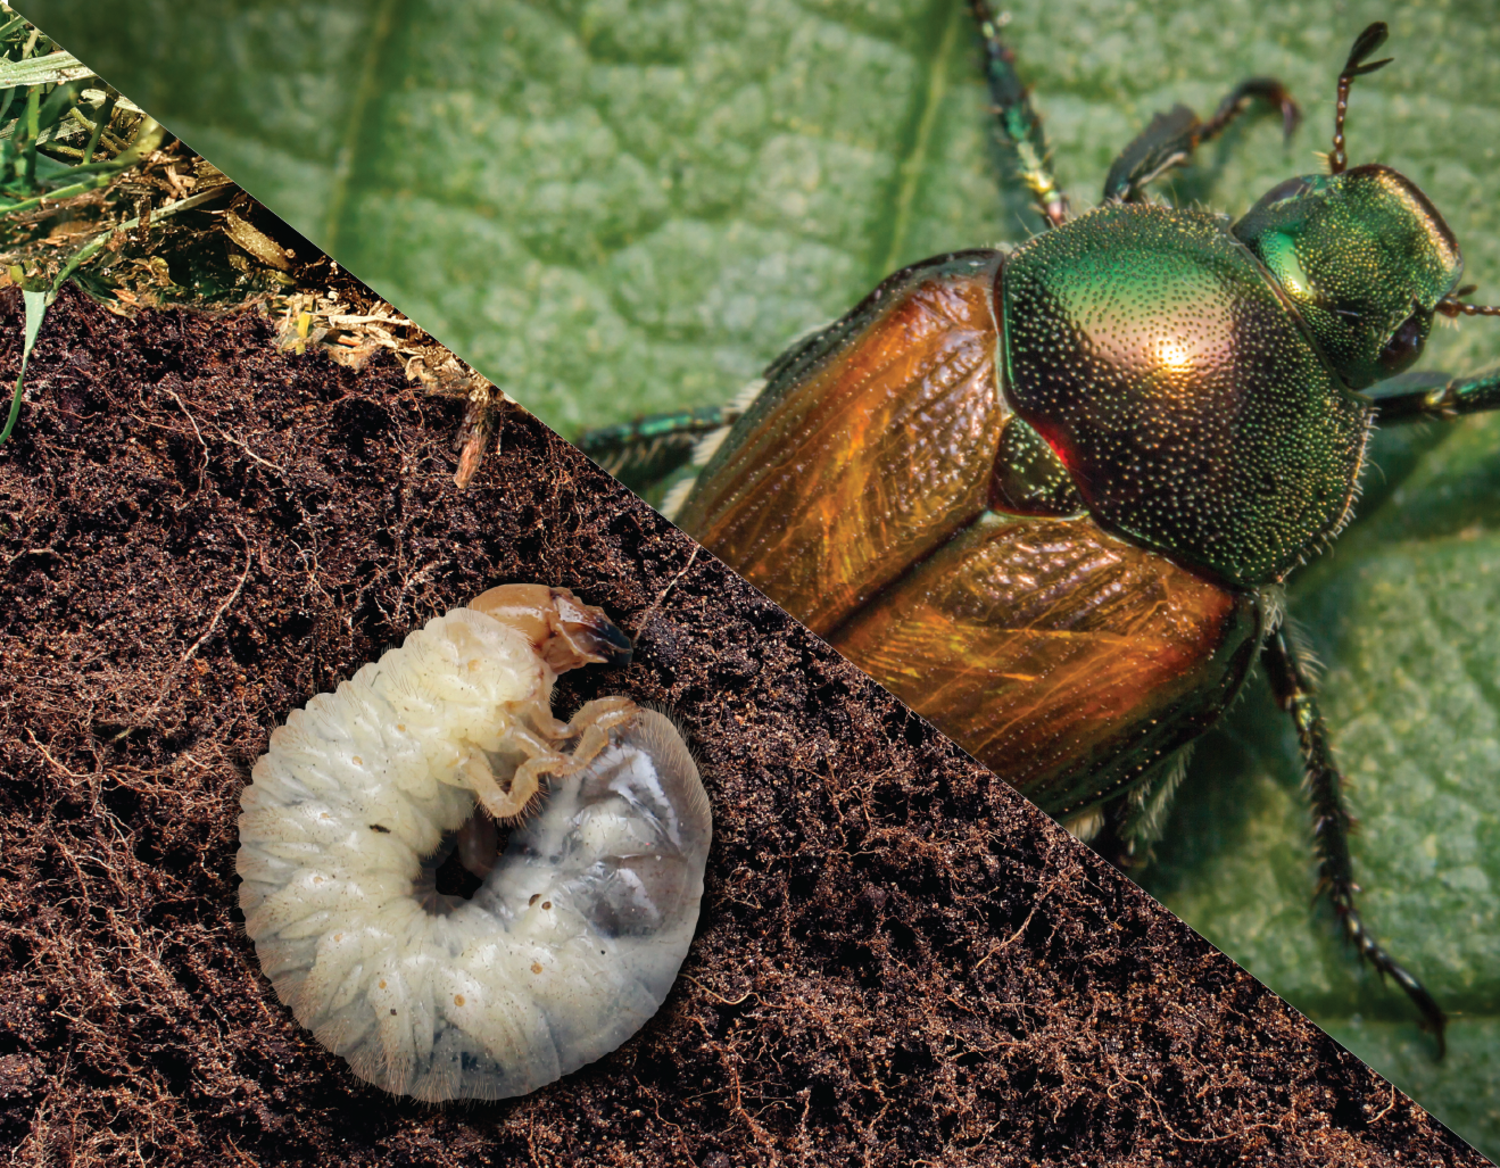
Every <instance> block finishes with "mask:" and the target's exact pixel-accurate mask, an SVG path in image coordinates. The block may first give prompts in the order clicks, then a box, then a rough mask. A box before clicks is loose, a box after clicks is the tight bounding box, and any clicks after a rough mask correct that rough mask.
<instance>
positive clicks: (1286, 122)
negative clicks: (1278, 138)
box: [1104, 77, 1302, 203]
mask: <svg viewBox="0 0 1500 1168" xmlns="http://www.w3.org/2000/svg"><path fill="white" fill-rule="evenodd" d="M1257 98H1259V99H1261V100H1262V101H1264V102H1265V103H1266V104H1267V105H1269V106H1272V107H1274V108H1275V109H1277V110H1279V111H1280V112H1281V125H1282V132H1283V134H1284V135H1285V137H1286V140H1287V141H1290V140H1291V137H1292V133H1293V131H1295V130H1296V128H1297V124H1298V123H1299V122H1300V121H1301V120H1302V111H1301V110H1300V109H1298V108H1297V103H1296V102H1295V101H1293V100H1292V95H1291V92H1290V91H1289V90H1288V89H1287V87H1286V86H1285V85H1283V84H1282V83H1281V82H1280V81H1277V80H1276V78H1274V77H1250V78H1247V79H1246V80H1244V81H1241V82H1240V83H1239V84H1238V85H1236V86H1235V87H1234V89H1232V90H1231V91H1230V92H1229V93H1228V95H1227V96H1225V98H1224V100H1223V101H1221V102H1220V103H1219V108H1218V109H1217V110H1215V111H1214V116H1213V117H1211V118H1210V119H1209V120H1208V121H1206V122H1205V121H1202V120H1201V119H1199V117H1198V115H1197V114H1195V113H1193V111H1192V110H1190V109H1188V107H1187V106H1185V105H1178V106H1174V107H1173V108H1172V109H1170V110H1168V111H1167V112H1166V113H1163V114H1157V115H1156V117H1155V118H1153V119H1152V120H1151V124H1150V125H1149V126H1147V127H1146V128H1145V129H1144V130H1142V131H1141V133H1140V134H1139V135H1138V136H1137V137H1136V139H1135V141H1133V142H1131V143H1130V145H1129V146H1127V147H1125V149H1124V150H1122V151H1121V152H1120V156H1119V157H1118V158H1116V159H1115V161H1114V163H1113V165H1111V166H1110V168H1109V175H1108V177H1107V178H1106V179H1105V180H1104V199H1105V201H1106V202H1109V201H1111V200H1113V201H1115V202H1120V203H1134V202H1138V201H1139V200H1140V198H1141V194H1142V192H1143V191H1144V190H1145V188H1146V185H1147V184H1148V183H1151V182H1154V181H1155V180H1156V179H1158V178H1160V177H1161V176H1162V175H1163V174H1164V173H1166V172H1167V171H1168V170H1170V169H1171V168H1172V167H1174V166H1186V165H1187V164H1188V163H1189V162H1190V161H1192V157H1193V151H1195V150H1197V149H1198V147H1199V146H1202V145H1203V144H1204V143H1205V142H1210V141H1212V140H1213V139H1214V138H1217V137H1218V136H1219V135H1220V134H1222V133H1223V132H1224V131H1225V130H1226V129H1227V128H1228V127H1229V124H1230V123H1231V122H1233V121H1234V120H1235V118H1237V117H1239V116H1240V115H1241V114H1242V113H1244V112H1245V111H1246V110H1248V109H1249V108H1250V105H1251V103H1252V102H1254V101H1255V100H1256V99H1257Z"/></svg>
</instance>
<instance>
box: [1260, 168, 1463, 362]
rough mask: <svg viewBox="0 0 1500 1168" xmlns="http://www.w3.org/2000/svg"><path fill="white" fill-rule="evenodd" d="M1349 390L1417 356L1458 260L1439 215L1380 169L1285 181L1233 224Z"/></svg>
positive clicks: (1452, 282)
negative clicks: (1290, 302) (1294, 308)
mask: <svg viewBox="0 0 1500 1168" xmlns="http://www.w3.org/2000/svg"><path fill="white" fill-rule="evenodd" d="M1234 234H1235V237H1236V238H1238V239H1239V240H1240V241H1241V242H1243V243H1244V244H1245V246H1246V247H1248V248H1249V249H1250V250H1251V251H1253V252H1254V253H1255V255H1256V258H1257V259H1259V260H1260V262H1261V263H1262V264H1264V265H1265V266H1266V269H1267V270H1268V271H1269V272H1270V273H1271V274H1272V275H1273V276H1274V277H1275V278H1276V280H1277V281H1278V282H1279V283H1280V284H1281V287H1282V289H1283V290H1284V291H1285V292H1286V295H1287V297H1288V298H1289V299H1290V300H1291V301H1292V303H1293V304H1294V305H1295V306H1296V309H1297V312H1298V315H1299V316H1300V317H1301V318H1302V320H1303V322H1304V323H1305V324H1306V325H1307V329H1308V332H1309V333H1311V334H1312V337H1313V340H1314V342H1315V343H1316V344H1317V346H1318V348H1319V349H1321V350H1322V352H1323V355H1324V356H1325V357H1326V358H1327V359H1328V362H1329V364H1330V365H1332V366H1333V368H1334V370H1335V371H1336V372H1337V373H1338V374H1339V376H1340V377H1342V378H1343V380H1344V384H1345V385H1347V386H1348V387H1349V388H1350V389H1364V388H1365V387H1366V386H1368V385H1373V384H1374V383H1375V382H1377V381H1383V380H1384V379H1385V378H1387V377H1392V376H1394V375H1395V374H1397V373H1400V372H1401V371H1402V370H1403V369H1405V368H1406V367H1407V366H1409V365H1410V364H1411V363H1412V362H1413V361H1415V360H1416V359H1417V357H1418V356H1419V355H1420V354H1421V351H1422V346H1423V344H1424V343H1425V342H1426V340H1427V334H1428V332H1429V331H1430V330H1431V328H1432V314H1433V310H1434V309H1435V308H1436V307H1437V303H1438V301H1439V300H1441V299H1442V298H1443V297H1444V296H1446V295H1447V294H1448V293H1449V292H1452V291H1453V289H1454V286H1455V285H1457V283H1458V277H1459V274H1460V273H1461V272H1462V271H1463V260H1462V258H1461V257H1460V256H1459V254H1458V244H1457V243H1455V242H1454V239H1453V233H1452V232H1451V231H1449V230H1448V225H1447V224H1446V223H1444V222H1443V218H1442V216H1441V215H1439V214H1438V213H1437V210H1436V209H1435V208H1434V207H1433V205H1432V204H1431V203H1430V202H1428V201H1427V196H1426V195H1424V194H1423V193H1422V192H1421V191H1419V190H1418V189H1417V188H1416V187H1415V186H1414V185H1413V184H1412V183H1411V182H1410V181H1409V180H1408V179H1406V178H1403V177H1402V176H1401V175H1399V174H1397V173H1396V172H1395V171H1394V170H1391V169H1389V168H1388V167H1384V166H1359V167H1355V168H1354V169H1353V170H1349V171H1346V172H1344V173H1343V174H1338V175H1329V176H1325V175H1307V176H1304V177H1302V178H1295V179H1291V180H1289V181H1287V182H1284V183H1282V184H1281V185H1280V186H1278V187H1276V188H1275V189H1274V190H1272V191H1271V192H1270V193H1269V194H1267V195H1266V196H1265V198H1263V199H1261V201H1260V202H1259V203H1257V204H1256V205H1255V206H1254V207H1252V208H1251V209H1250V212H1249V213H1248V214H1247V215H1246V216H1245V217H1244V218H1243V219H1241V220H1240V221H1239V222H1238V223H1236V224H1235V225H1234Z"/></svg>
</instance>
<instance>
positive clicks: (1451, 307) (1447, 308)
mask: <svg viewBox="0 0 1500 1168" xmlns="http://www.w3.org/2000/svg"><path fill="white" fill-rule="evenodd" d="M1478 287H1479V285H1478V284H1465V285H1464V286H1463V287H1462V288H1460V289H1459V290H1458V291H1457V292H1450V293H1449V294H1448V295H1447V296H1444V297H1443V298H1442V299H1441V300H1439V301H1438V302H1437V306H1436V307H1435V308H1434V310H1433V311H1435V312H1439V313H1441V314H1442V315H1443V316H1446V317H1447V318H1448V319H1449V320H1456V319H1457V318H1458V317H1460V316H1500V304H1470V303H1469V302H1468V301H1467V300H1465V299H1464V297H1465V296H1468V295H1470V294H1471V293H1472V292H1473V291H1474V290H1475V289H1476V288H1478Z"/></svg>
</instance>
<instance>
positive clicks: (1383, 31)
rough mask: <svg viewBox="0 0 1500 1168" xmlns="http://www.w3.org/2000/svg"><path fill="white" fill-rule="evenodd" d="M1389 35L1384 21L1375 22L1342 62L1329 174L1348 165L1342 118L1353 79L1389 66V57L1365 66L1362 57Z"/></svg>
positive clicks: (1339, 170)
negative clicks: (1342, 68)
mask: <svg viewBox="0 0 1500 1168" xmlns="http://www.w3.org/2000/svg"><path fill="white" fill-rule="evenodd" d="M1389 35H1390V30H1389V29H1388V28H1386V26H1385V21H1383V20H1377V21H1376V22H1375V23H1374V24H1372V25H1370V27H1369V28H1367V29H1365V31H1364V32H1362V33H1360V34H1359V36H1358V37H1356V38H1355V41H1354V47H1353V48H1352V49H1350V50H1349V59H1348V60H1347V61H1345V62H1344V71H1343V72H1342V73H1340V74H1339V99H1338V105H1337V107H1336V108H1335V111H1334V115H1333V153H1332V154H1330V155H1329V156H1328V173H1329V174H1343V173H1344V171H1345V170H1346V169H1347V168H1348V166H1349V157H1348V155H1347V154H1345V153H1344V116H1345V115H1346V114H1347V113H1348V112H1349V87H1350V86H1351V85H1353V84H1354V79H1355V78H1356V77H1363V76H1364V75H1365V74H1366V73H1373V72H1375V70H1376V69H1383V68H1385V67H1386V66H1387V65H1389V64H1390V63H1391V58H1390V57H1386V58H1384V59H1382V60H1379V61H1371V62H1370V63H1369V64H1365V58H1366V57H1368V56H1369V55H1370V54H1371V53H1373V52H1374V51H1375V50H1376V49H1378V48H1380V46H1381V45H1383V44H1385V38H1386V37H1387V36H1389Z"/></svg>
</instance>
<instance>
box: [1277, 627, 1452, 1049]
mask: <svg viewBox="0 0 1500 1168" xmlns="http://www.w3.org/2000/svg"><path fill="white" fill-rule="evenodd" d="M1262 659H1263V660H1264V662H1265V665H1266V672H1267V673H1268V674H1269V675H1270V681H1271V690H1272V692H1273V693H1274V694H1275V696H1276V702H1277V704H1278V705H1280V706H1281V708H1282V709H1283V710H1285V711H1286V712H1287V713H1289V714H1291V716H1292V721H1293V723H1294V724H1295V725H1296V727H1297V740H1298V742H1299V744H1300V745H1301V747H1302V760H1303V763H1304V765H1305V766H1306V767H1307V775H1306V778H1305V780H1304V782H1305V786H1306V790H1307V794H1308V799H1309V801H1310V802H1311V803H1312V811H1313V849H1314V852H1315V853H1316V855H1317V858H1318V876H1319V891H1320V892H1323V891H1326V892H1327V893H1328V899H1329V901H1330V903H1332V905H1333V911H1334V912H1335V913H1337V914H1338V918H1339V920H1340V921H1342V922H1343V925H1344V935H1345V936H1346V937H1348V939H1349V940H1350V941H1351V942H1353V944H1354V946H1355V948H1356V949H1358V950H1359V955H1360V956H1361V957H1363V958H1364V959H1365V960H1366V961H1368V962H1369V963H1370V964H1371V965H1373V966H1374V967H1375V968H1376V969H1377V970H1378V971H1379V972H1380V973H1381V974H1382V975H1385V974H1389V975H1390V976H1391V978H1392V979H1393V980H1394V981H1395V982H1396V984H1397V985H1399V986H1400V987H1401V988H1402V989H1403V990H1405V991H1406V996H1407V997H1409V998H1410V999H1411V1000H1412V1002H1413V1003H1414V1004H1415V1005H1416V1007H1417V1009H1418V1010H1420V1011H1421V1013H1422V1024H1423V1028H1424V1029H1427V1030H1431V1031H1433V1033H1434V1034H1436V1035H1437V1043H1438V1057H1439V1058H1442V1057H1443V1050H1444V1041H1443V1027H1444V1025H1445V1024H1446V1022H1447V1018H1446V1017H1445V1015H1444V1014H1443V1011H1442V1009H1441V1008H1440V1007H1439V1006H1438V1004H1437V1002H1436V1001H1434V1000H1433V997H1432V995H1431V994H1429V993H1428V992H1427V990H1426V989H1425V988H1424V987H1423V985H1422V983H1421V982H1419V981H1418V980H1417V979H1416V978H1415V977H1413V976H1412V975H1411V974H1409V973H1407V972H1406V970H1405V969H1403V968H1402V967H1401V966H1400V965H1398V964H1396V961H1395V960H1394V959H1393V958H1392V957H1391V955H1390V954H1389V953H1387V952H1386V951H1385V950H1384V949H1382V948H1381V947H1380V945H1379V944H1378V943H1377V942H1376V940H1375V938H1374V937H1372V936H1371V935H1370V932H1369V930H1368V929H1367V928H1366V927H1365V923H1364V921H1363V920H1362V919H1361V918H1360V915H1359V910H1358V909H1357V908H1356V907H1355V904H1354V894H1355V893H1356V892H1358V891H1359V885H1357V884H1356V883H1355V882H1354V870H1353V867H1352V865H1351V863H1350V859H1349V832H1350V830H1351V828H1352V827H1353V825H1354V820H1353V818H1352V817H1351V816H1350V814H1349V808H1348V806H1347V804H1346V803H1345V802H1344V791H1343V786H1344V780H1343V776H1342V775H1340V774H1339V772H1338V768H1337V767H1336V766H1335V765H1334V761H1333V748H1332V745H1331V744H1330V743H1329V740H1328V727H1327V725H1326V724H1325V723H1324V721H1323V715H1322V714H1321V713H1320V712H1319V710H1318V703H1317V698H1316V696H1315V694H1314V692H1313V684H1312V679H1311V671H1310V670H1309V668H1308V665H1307V663H1306V662H1305V661H1303V660H1301V659H1300V658H1299V654H1298V651H1297V650H1296V649H1295V648H1294V647H1293V645H1292V644H1291V642H1290V640H1289V639H1288V638H1287V635H1286V630H1285V629H1284V628H1282V629H1278V630H1277V631H1276V632H1275V633H1274V634H1272V636H1271V638H1270V640H1268V641H1267V642H1266V644H1265V648H1264V649H1263V650H1262Z"/></svg>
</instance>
